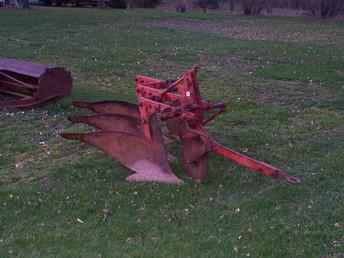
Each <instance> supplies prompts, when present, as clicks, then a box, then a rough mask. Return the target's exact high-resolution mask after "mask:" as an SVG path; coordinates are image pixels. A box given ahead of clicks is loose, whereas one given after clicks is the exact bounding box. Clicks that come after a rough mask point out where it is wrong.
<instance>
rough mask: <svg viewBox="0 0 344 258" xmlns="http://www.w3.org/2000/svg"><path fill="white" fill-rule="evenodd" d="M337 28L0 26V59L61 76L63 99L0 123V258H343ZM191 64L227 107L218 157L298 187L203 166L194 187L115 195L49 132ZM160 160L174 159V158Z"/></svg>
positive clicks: (342, 64) (215, 16)
mask: <svg viewBox="0 0 344 258" xmlns="http://www.w3.org/2000/svg"><path fill="white" fill-rule="evenodd" d="M343 43H344V27H343V23H342V22H341V21H336V20H327V21H323V20H317V19H314V18H310V17H295V18H290V17H289V18H286V17H249V16H231V15H228V14H227V13H225V14H223V13H220V12H219V13H208V14H203V13H200V12H193V13H186V14H178V13H162V12H158V11H155V10H139V9H136V10H130V11H127V10H110V9H109V10H97V9H78V8H74V9H70V8H47V9H46V8H43V9H42V8H38V9H33V10H28V11H23V10H6V11H1V16H0V52H1V56H2V57H12V58H22V59H29V60H32V61H37V62H41V63H54V64H57V65H61V66H65V67H68V69H70V70H71V71H72V73H73V77H74V89H73V94H72V96H71V97H70V98H67V99H64V100H63V101H61V102H59V103H57V104H51V105H48V106H45V107H42V108H39V109H35V110H26V111H18V112H13V111H10V110H2V111H0V147H1V148H0V257H4V258H11V257H25V258H28V257H33V258H38V257H42V258H43V257H44V258H49V257H73V258H75V257H83V258H87V257H92V258H94V257H106V258H108V257H121V258H123V257H147V258H151V257H155V258H159V257H163V258H168V257H197V258H200V257H202V258H203V257H211V258H215V257H216V258H217V257H223V258H226V257H256V258H269V257H271V258H275V257H279V258H290V257H293V258H309V257H331V258H333V257H336V258H338V257H342V255H343V253H344V244H343V243H344V217H343V214H344V202H343V197H344V196H343V195H344V192H343V187H344V180H343V179H344V178H343V167H344V141H343V139H344V126H343V125H344V105H343V102H344V88H343V85H344V50H343V47H342V46H343ZM193 64H200V65H201V67H202V69H201V72H200V85H201V89H202V94H203V96H204V97H205V98H207V99H210V100H223V101H225V102H226V103H228V106H229V108H228V111H227V112H226V113H225V114H224V115H222V116H221V117H220V118H219V119H218V120H216V122H215V123H213V124H211V125H210V126H209V130H210V131H211V133H212V134H213V135H214V136H215V137H216V138H217V139H218V140H219V141H220V142H222V143H224V144H226V145H228V146H230V147H232V148H234V149H236V150H238V151H241V152H244V153H247V154H248V155H251V156H253V157H256V158H258V159H261V160H265V161H267V162H270V163H272V164H274V165H276V166H279V167H281V168H283V169H285V170H287V171H288V172H289V173H290V174H292V175H296V176H299V177H301V178H302V180H303V182H302V184H300V185H298V186H291V185H287V184H285V183H283V182H276V181H273V180H272V179H270V178H264V177H262V176H259V175H256V174H253V173H250V172H249V171H247V170H245V169H243V168H240V167H238V166H236V165H234V164H232V163H231V162H230V161H227V160H223V159H221V158H219V157H212V158H211V161H210V168H209V169H210V177H209V179H208V181H207V182H205V183H204V184H202V185H197V184H194V183H192V182H191V181H190V180H189V179H187V178H186V176H185V175H184V173H183V171H182V168H181V166H180V163H179V162H178V161H175V162H172V165H173V169H174V171H175V172H176V173H177V174H178V176H180V177H182V178H183V179H184V180H185V184H184V185H182V186H180V187H175V186H168V185H158V184H128V183H127V182H125V181H124V178H125V177H126V176H127V175H128V171H127V170H126V169H125V168H123V167H121V166H120V165H119V164H118V162H115V161H112V160H111V159H110V158H108V157H107V156H105V155H104V154H103V153H101V152H99V151H97V150H95V149H94V148H92V147H90V146H85V145H82V144H79V143H76V142H70V141H65V140H63V139H62V138H61V137H59V135H58V133H59V132H61V131H73V130H77V131H79V130H84V129H86V128H84V127H79V128H78V127H75V126H73V127H72V125H70V124H69V122H68V121H67V119H66V118H67V116H68V115H70V114H75V113H76V112H79V111H77V110H75V109H73V108H72V107H71V106H70V102H71V100H73V99H88V100H101V99H121V100H126V101H131V102H135V91H134V76H135V75H136V74H146V75H151V76H155V77H158V78H166V79H169V78H176V77H177V76H178V74H180V73H181V72H183V71H184V70H185V69H186V68H188V67H190V66H192V65H193ZM171 151H172V152H173V153H175V154H176V155H178V151H177V149H176V148H175V147H172V149H171Z"/></svg>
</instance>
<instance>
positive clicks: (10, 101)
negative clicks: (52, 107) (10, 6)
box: [0, 58, 72, 109]
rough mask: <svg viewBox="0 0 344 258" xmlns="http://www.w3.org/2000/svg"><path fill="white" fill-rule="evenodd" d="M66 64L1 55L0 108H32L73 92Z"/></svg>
mask: <svg viewBox="0 0 344 258" xmlns="http://www.w3.org/2000/svg"><path fill="white" fill-rule="evenodd" d="M71 88H72V77H71V74H70V72H68V71H66V70H65V69H64V68H60V67H55V66H51V65H43V64H37V63H31V62H27V61H21V60H16V59H2V58H0V109H1V108H31V107H34V106H37V105H40V104H42V103H45V102H48V101H52V100H56V99H59V98H62V97H65V96H68V95H70V92H71Z"/></svg>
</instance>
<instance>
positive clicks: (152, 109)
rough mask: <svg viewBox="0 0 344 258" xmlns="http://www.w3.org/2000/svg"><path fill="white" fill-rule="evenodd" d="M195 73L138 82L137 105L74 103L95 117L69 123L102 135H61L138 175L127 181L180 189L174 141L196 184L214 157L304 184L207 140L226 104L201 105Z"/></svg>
mask: <svg viewBox="0 0 344 258" xmlns="http://www.w3.org/2000/svg"><path fill="white" fill-rule="evenodd" d="M197 71H198V68H197V67H194V68H192V69H190V70H188V71H186V72H185V73H184V74H182V75H181V76H180V77H179V79H177V80H176V81H163V80H157V79H154V78H150V77H147V76H140V75H139V76H137V77H136V94H137V101H138V105H136V104H131V103H127V102H122V101H100V102H83V101H77V102H74V103H73V104H74V106H76V107H79V108H84V109H88V110H90V111H92V112H93V114H92V115H86V116H74V117H70V118H69V120H70V121H71V122H73V123H83V124H87V125H90V126H93V127H95V128H97V129H98V130H97V131H95V132H89V133H63V134H62V137H64V138H66V139H71V140H79V141H81V142H84V143H88V144H91V145H93V146H95V147H97V148H99V149H101V150H103V151H104V152H105V153H106V154H108V155H110V156H111V157H112V158H114V159H115V160H118V161H120V162H121V163H122V164H123V165H124V166H126V167H127V168H129V169H130V170H132V171H133V172H134V173H133V174H131V175H130V176H128V177H127V180H128V181H135V182H162V183H172V184H180V183H182V180H181V179H179V178H178V177H177V176H176V175H175V174H174V173H173V172H172V169H171V167H170V165H169V163H168V157H169V154H168V152H167V149H166V144H168V142H171V139H176V140H177V141H179V142H180V143H181V146H182V151H181V156H182V164H183V167H184V169H185V171H186V173H187V175H188V176H189V177H190V178H191V179H193V180H194V181H195V182H198V183H201V182H203V181H204V180H205V179H206V177H207V174H208V156H209V154H210V153H211V152H213V153H215V154H217V155H220V156H223V157H225V158H227V159H230V160H232V161H234V162H235V163H237V164H239V165H241V166H243V167H246V168H248V169H249V170H250V171H254V172H258V173H260V174H262V175H264V176H270V177H272V178H275V179H281V180H286V181H287V182H289V183H291V184H295V183H300V179H298V178H297V177H293V176H290V175H288V174H287V173H286V172H284V171H282V170H280V169H278V168H275V167H273V166H271V165H269V164H267V163H265V162H262V161H258V160H255V159H253V158H250V157H248V156H246V155H243V154H240V153H238V152H236V151H234V150H231V149H229V148H226V147H224V146H222V145H221V144H219V143H218V142H216V141H215V140H214V139H213V138H212V137H211V136H210V135H209V134H208V132H207V131H206V129H205V128H204V126H205V125H206V124H208V123H209V122H210V121H212V120H213V119H214V118H215V117H217V116H218V115H219V114H221V113H222V112H224V111H225V104H224V103H210V102H208V101H205V100H203V99H202V97H201V95H200V92H199V87H198V83H197V79H196V75H197Z"/></svg>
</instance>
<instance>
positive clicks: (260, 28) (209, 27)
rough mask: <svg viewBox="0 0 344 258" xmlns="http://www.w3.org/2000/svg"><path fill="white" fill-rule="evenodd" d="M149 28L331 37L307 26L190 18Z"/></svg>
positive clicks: (291, 38)
mask: <svg viewBox="0 0 344 258" xmlns="http://www.w3.org/2000/svg"><path fill="white" fill-rule="evenodd" d="M146 26H147V27H149V28H152V27H155V28H168V29H181V30H188V31H195V32H206V33H212V34H217V35H220V36H223V37H227V38H232V39H240V40H268V41H282V42H309V41H316V42H328V41H329V40H330V39H331V36H332V35H331V33H326V32H316V31H313V30H308V31H307V28H298V31H290V30H288V29H287V27H285V29H283V28H279V29H276V27H273V26H272V25H267V24H255V23H247V24H235V23H233V22H230V21H223V22H221V23H214V22H206V21H191V20H183V21H181V20H172V19H170V20H165V21H151V22H148V23H146Z"/></svg>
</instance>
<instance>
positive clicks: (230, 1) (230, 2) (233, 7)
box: [229, 0, 235, 12]
mask: <svg viewBox="0 0 344 258" xmlns="http://www.w3.org/2000/svg"><path fill="white" fill-rule="evenodd" d="M234 9H235V2H234V0H229V10H230V11H231V12H233V11H234Z"/></svg>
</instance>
